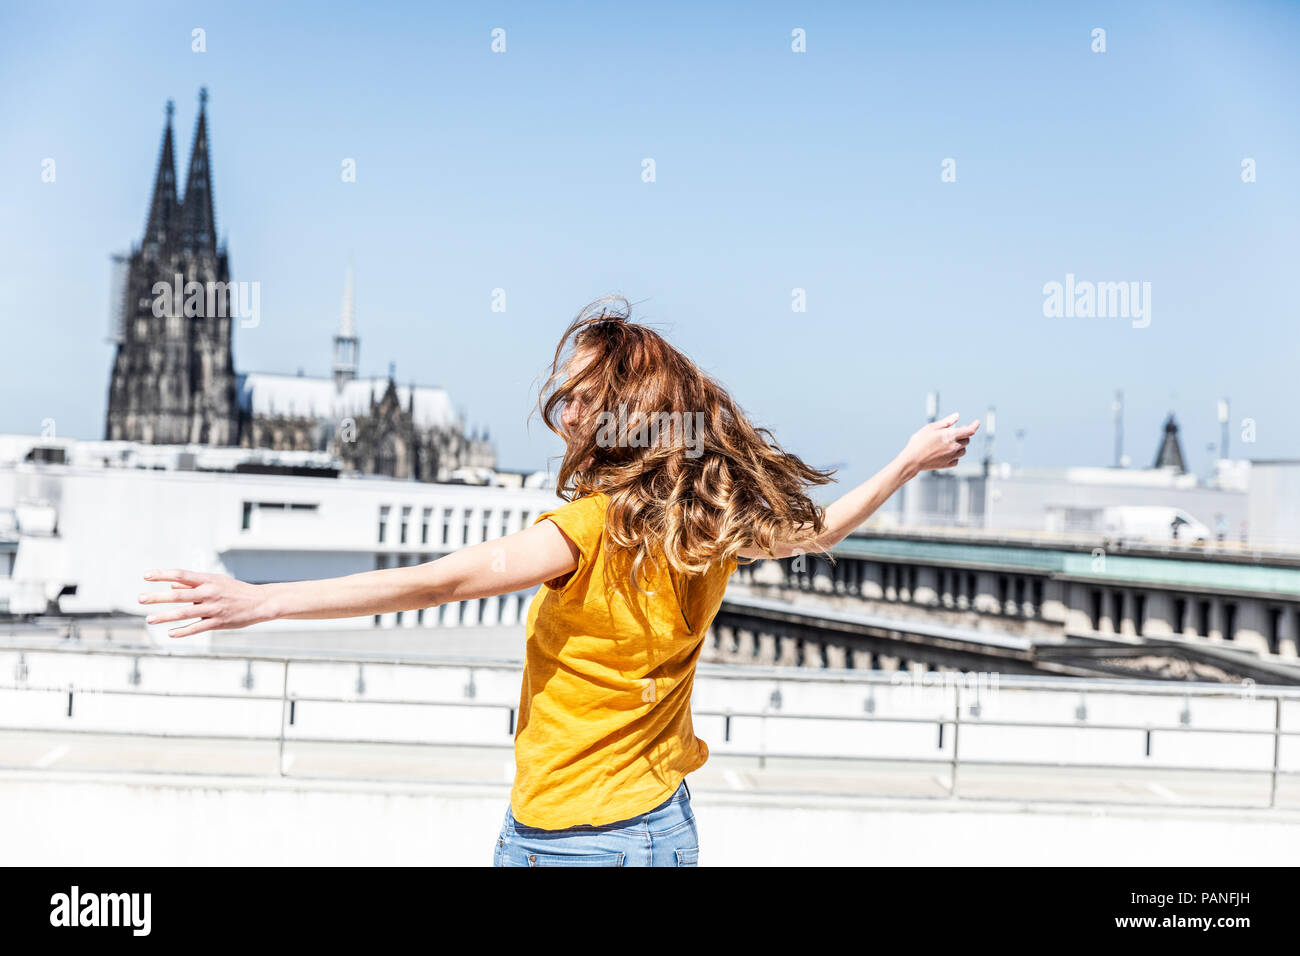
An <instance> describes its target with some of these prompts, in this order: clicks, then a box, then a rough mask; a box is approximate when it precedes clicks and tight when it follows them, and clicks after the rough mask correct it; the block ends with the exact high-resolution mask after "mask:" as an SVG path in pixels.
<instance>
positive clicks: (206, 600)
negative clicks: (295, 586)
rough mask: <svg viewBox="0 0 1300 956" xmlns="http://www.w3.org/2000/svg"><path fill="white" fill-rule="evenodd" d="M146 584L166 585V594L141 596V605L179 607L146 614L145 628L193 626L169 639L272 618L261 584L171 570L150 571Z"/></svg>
mask: <svg viewBox="0 0 1300 956" xmlns="http://www.w3.org/2000/svg"><path fill="white" fill-rule="evenodd" d="M144 579H145V580H146V581H158V582H162V583H164V584H170V585H171V588H170V590H167V591H155V592H153V593H152V594H141V595H140V603H141V604H180V605H183V606H182V607H180V608H177V609H174V610H169V611H159V612H156V613H153V614H150V615H149V616H148V617H147V618H146V619H145V623H146V624H166V623H172V622H175V621H189V620H194V619H195V618H198V620H196V621H194V623H193V624H187V625H186V626H185V627H179V628H173V629H172V630H171V631H169V632H168V636H169V637H189V636H190V635H191V634H199V633H202V632H203V631H224V630H234V629H236V628H241V627H248V626H249V625H250V624H260V623H261V622H262V621H269V620H272V619H274V618H275V616H276V615H275V612H274V611H273V610H272V609H271V607H270V602H269V600H268V598H269V594H268V591H269V590H270V589H269V588H268V587H267V586H266V585H264V584H247V583H245V582H243V581H237V580H236V579H234V578H232V577H230V576H229V575H226V574H207V573H204V572H200V571H186V570H184V569H174V570H169V571H150V572H149V573H148V574H146V575H145V576H144Z"/></svg>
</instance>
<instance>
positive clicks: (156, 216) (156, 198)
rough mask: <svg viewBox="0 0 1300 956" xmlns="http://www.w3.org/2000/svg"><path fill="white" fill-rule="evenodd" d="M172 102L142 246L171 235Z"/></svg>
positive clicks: (158, 244) (173, 170)
mask: <svg viewBox="0 0 1300 956" xmlns="http://www.w3.org/2000/svg"><path fill="white" fill-rule="evenodd" d="M174 110H175V104H173V103H172V101H171V100H168V101H167V125H166V126H165V127H164V128H163V141H162V149H161V150H160V152H159V155H158V172H157V174H156V175H155V176H154V183H153V201H152V202H150V204H149V221H148V222H147V223H146V224H145V227H144V245H145V246H146V247H148V246H150V245H151V244H156V246H155V250H156V249H157V248H161V247H162V246H164V245H166V244H167V239H168V236H169V234H172V235H174V230H175V227H176V220H177V214H178V213H179V212H180V203H179V202H178V201H177V199H176V154H175V149H174V148H173V146H172V113H173V112H174Z"/></svg>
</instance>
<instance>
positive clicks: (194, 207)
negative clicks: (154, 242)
mask: <svg viewBox="0 0 1300 956" xmlns="http://www.w3.org/2000/svg"><path fill="white" fill-rule="evenodd" d="M181 233H182V236H183V241H184V243H185V246H186V248H188V249H196V250H210V251H215V250H216V248H217V218H216V213H215V212H214V211H213V205H212V176H211V170H210V160H209V158H208V88H207V87H206V86H205V87H203V88H202V89H200V90H199V122H198V125H197V126H195V128H194V145H193V147H192V148H191V149H190V171H189V175H188V176H187V178H186V183H185V198H184V200H183V201H182V204H181Z"/></svg>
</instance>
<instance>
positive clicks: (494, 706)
mask: <svg viewBox="0 0 1300 956" xmlns="http://www.w3.org/2000/svg"><path fill="white" fill-rule="evenodd" d="M13 653H16V654H18V655H19V659H18V662H17V664H16V666H15V679H14V680H13V681H12V682H7V683H0V715H3V714H4V713H5V712H6V711H7V710H11V708H7V707H4V706H2V704H3V701H4V699H5V696H6V695H9V694H14V693H58V694H66V695H67V710H66V715H67V716H68V717H69V718H71V717H72V716H73V714H74V713H75V701H76V698H77V696H79V695H98V696H104V697H118V696H122V697H131V698H162V699H178V700H192V701H200V700H239V701H263V702H267V703H270V702H274V701H278V702H279V704H280V708H279V710H280V719H279V726H278V728H277V730H276V732H275V733H266V734H256V733H253V734H248V733H245V734H236V733H216V732H192V733H184V732H167V731H149V730H121V729H111V728H108V729H104V728H62V729H60V728H52V727H46V726H12V725H9V724H8V723H0V731H5V732H24V731H26V732H32V733H58V734H69V733H70V734H78V735H89V736H112V737H121V736H128V737H139V738H146V739H149V738H160V739H190V740H212V741H248V742H268V743H269V742H275V744H276V767H275V770H274V771H273V772H272V773H271V775H272V776H280V777H285V776H294V777H296V778H300V779H312V778H311V777H310V776H307V775H298V774H294V775H290V774H289V773H288V772H287V770H286V765H285V759H284V756H285V746H286V743H293V744H299V743H305V744H333V745H352V746H362V745H364V746H371V745H374V746H381V745H402V746H424V747H442V748H457V747H461V748H478V749H484V750H497V749H499V750H512V749H513V740H512V739H511V740H502V741H500V742H492V741H487V742H482V741H474V742H466V741H442V740H409V739H402V738H399V737H386V738H385V737H381V738H364V737H356V736H353V737H337V736H301V735H290V733H289V728H290V727H291V726H293V725H294V724H295V722H296V721H295V715H296V711H297V709H298V708H299V707H300V706H301V705H311V704H350V705H357V704H371V705H397V706H412V707H443V708H467V709H488V710H499V711H501V712H502V714H503V716H504V717H505V718H506V719H505V720H503V722H502V723H503V725H504V727H503V729H504V731H505V736H506V737H510V738H513V735H514V732H515V721H516V718H517V709H518V705H517V704H516V703H513V702H509V701H480V700H477V699H474V698H473V696H472V693H469V694H468V695H467V696H465V697H462V698H460V699H452V698H446V699H428V698H419V697H401V696H398V697H385V696H366V695H363V694H361V693H358V694H352V695H336V696H322V695H315V694H300V693H296V692H292V691H291V690H290V684H289V672H290V668H291V667H293V666H295V665H298V666H302V667H310V666H319V665H356V666H357V667H358V668H364V667H365V666H367V665H372V666H373V665H380V666H383V665H392V666H400V667H412V668H435V669H456V670H468V671H469V672H470V680H469V684H467V685H466V687H465V690H466V692H471V691H472V690H473V688H474V672H475V671H482V670H501V671H514V672H518V671H519V670H520V668H521V666H522V664H521V662H520V661H515V660H499V659H490V658H483V659H466V658H439V657H432V656H430V657H416V658H413V657H411V656H409V655H378V654H377V655H366V656H358V655H351V654H333V653H329V652H325V653H316V654H309V653H295V654H294V655H292V656H289V655H285V654H279V653H268V652H264V651H258V650H256V649H249V650H244V649H232V650H228V651H224V652H212V651H203V652H195V651H184V652H177V651H167V650H160V649H157V648H153V647H146V646H137V647H130V646H68V643H67V642H64V644H63V645H53V644H48V643H46V644H41V643H19V644H13V643H10V644H4V643H0V654H13ZM28 654H46V655H48V654H57V655H65V654H66V655H75V656H78V657H92V656H111V657H121V658H134V659H135V664H136V667H135V670H134V672H133V675H132V678H133V681H138V680H139V669H138V664H139V660H140V659H166V660H171V661H185V662H190V661H220V662H225V663H232V662H233V663H245V664H247V665H248V667H249V668H251V667H252V665H253V664H254V663H261V664H274V665H278V666H279V667H280V668H281V673H280V675H279V676H280V680H279V682H278V683H279V685H280V686H279V692H278V693H276V694H267V693H254V692H252V691H251V689H249V690H246V691H245V692H242V693H240V692H224V691H213V690H193V691H188V690H182V691H177V690H149V689H145V688H142V687H139V686H134V685H133V686H128V687H103V686H99V687H86V686H76V685H75V684H74V683H73V682H68V683H57V684H45V685H38V684H32V683H30V682H28V681H27V680H26V670H27V665H26V655H28ZM900 675H906V676H905V677H904V678H903V679H902V680H901V681H900ZM931 676H935V675H923V676H922V679H921V680H920V683H921V689H922V690H923V691H926V692H928V691H929V688H928V687H927V686H925V683H926V682H925V679H924V678H926V677H931ZM938 676H940V677H941V676H942V675H938ZM949 676H951V675H949ZM995 676H997V677H998V680H997V685H998V690H999V691H1001V690H1003V689H1005V690H1011V691H1033V692H1042V693H1067V694H1073V695H1082V696H1084V697H1086V696H1087V695H1123V696H1129V697H1164V698H1183V699H1184V700H1185V701H1186V702H1187V704H1186V706H1188V707H1190V701H1191V700H1193V699H1195V700H1209V699H1238V700H1241V699H1249V700H1252V701H1271V702H1272V704H1273V707H1272V710H1273V714H1272V721H1271V726H1269V727H1227V726H1195V727H1193V726H1191V725H1190V723H1189V722H1183V723H1179V724H1156V723H1152V722H1145V723H1137V722H1130V723H1126V722H1119V723H1116V722H1088V721H1086V719H1079V720H1076V721H1075V722H1070V721H1060V720H1055V721H1053V720H1031V721H1019V720H990V719H985V718H982V717H979V716H972V715H970V714H968V715H967V716H965V717H964V716H963V713H962V711H963V704H964V703H965V704H967V705H968V707H969V704H970V703H972V701H971V698H970V696H969V695H970V693H971V688H969V687H963V686H962V684H963V683H968V681H961V680H958V681H955V682H951V681H948V682H944V683H945V686H944V690H943V694H944V695H948V692H951V694H950V701H951V702H950V706H949V704H948V703H947V702H945V706H944V707H943V708H942V710H941V712H938V713H933V714H931V715H921V716H917V715H903V714H899V715H893V716H891V715H879V714H875V713H873V712H867V713H860V714H858V713H854V714H845V713H839V714H836V713H819V712H789V711H783V710H780V709H779V707H780V704H779V703H778V701H779V700H780V697H781V689H782V687H783V685H797V684H801V683H820V684H827V683H830V684H852V685H861V686H864V687H869V688H873V687H881V686H889V687H893V688H897V687H900V686H908V685H909V683H910V682H911V681H916V680H917V675H915V674H912V673H911V672H896V673H890V672H878V671H877V672H863V671H853V670H839V671H822V670H814V669H810V668H785V667H768V666H750V665H746V666H743V667H737V666H730V667H729V666H727V665H706V664H701V665H699V666H698V668H697V677H699V678H706V679H708V680H721V681H742V682H754V681H759V682H764V683H772V684H775V685H776V687H775V689H774V691H773V694H772V698H771V701H772V703H770V704H769V706H767V707H764V708H761V709H743V708H740V709H737V708H732V707H725V708H722V709H717V708H713V709H709V708H692V713H693V715H694V716H695V717H696V718H699V717H713V718H720V719H721V720H722V723H723V742H724V743H730V742H731V738H732V736H733V722H736V721H746V720H757V721H758V722H759V727H758V742H759V746H758V749H757V750H740V749H722V748H719V749H718V751H717V753H716V756H720V757H728V758H740V759H753V760H755V761H756V765H757V768H758V769H760V770H761V769H765V768H766V767H767V765H768V762H769V761H772V760H778V759H784V760H793V761H799V760H815V761H827V762H857V763H864V764H872V763H877V764H903V765H908V764H915V765H941V766H942V765H946V766H947V767H948V770H949V779H948V783H947V796H948V797H950V798H954V799H957V798H962V799H989V798H983V797H976V796H973V795H968V794H964V793H962V791H961V788H960V785H959V781H960V771H961V770H962V768H973V767H1011V768H1020V769H1030V768H1032V769H1047V770H1052V769H1056V770H1109V771H1116V772H1125V771H1130V772H1133V771H1138V772H1148V771H1157V772H1161V773H1177V772H1184V773H1207V774H1239V775H1249V776H1263V775H1267V777H1268V782H1269V789H1268V802H1267V804H1263V805H1261V804H1218V803H1216V804H1207V806H1213V807H1216V808H1221V809H1222V808H1238V809H1265V808H1275V807H1276V806H1277V798H1278V782H1279V780H1280V779H1282V778H1285V777H1288V776H1300V769H1289V768H1287V767H1283V766H1282V762H1281V758H1282V742H1283V740H1284V739H1286V738H1288V737H1290V738H1300V729H1297V730H1288V729H1284V728H1283V710H1284V707H1285V705H1286V704H1287V703H1294V704H1296V705H1297V707H1300V689H1297V688H1290V687H1263V686H1254V685H1245V686H1243V685H1223V684H1205V683H1190V682H1189V683H1173V682H1168V683H1165V682H1160V683H1157V682H1138V681H1123V680H1114V681H1109V680H1092V679H1061V678H1050V677H1016V678H1006V677H1002V676H1001V675H995ZM939 682H940V681H938V680H937V679H936V680H935V681H934V683H939ZM987 695H988V692H987V691H985V692H982V693H981V692H980V691H979V689H978V688H976V689H975V695H974V696H975V701H976V702H978V701H979V700H980V699H981V697H982V696H985V697H986V696H987ZM1187 713H1189V711H1186V712H1185V714H1184V720H1186V719H1187V718H1186V714H1187ZM2 719H3V718H2V716H0V720H2ZM788 720H804V721H809V720H811V721H825V722H836V723H838V722H850V723H861V724H864V725H869V724H872V723H878V724H899V725H909V724H911V725H929V726H935V727H937V728H938V747H937V749H938V750H940V751H942V749H943V744H944V738H945V735H946V734H947V732H948V730H949V728H950V729H951V735H952V738H951V739H952V747H951V753H950V754H949V755H947V756H935V757H924V756H920V757H918V756H881V755H871V754H842V753H808V752H794V751H774V750H771V749H769V748H768V747H767V746H766V741H767V730H768V725H769V723H770V722H773V721H788ZM976 726H977V727H980V728H993V727H1002V728H1017V729H1037V730H1093V731H1134V732H1144V733H1145V734H1146V754H1145V755H1146V756H1150V754H1151V742H1152V739H1153V735H1155V734H1162V735H1163V734H1227V735H1241V736H1243V737H1255V738H1258V737H1260V736H1266V737H1271V739H1272V742H1273V746H1272V760H1271V766H1269V767H1258V768H1252V767H1216V766H1206V765H1200V766H1170V765H1166V764H1150V765H1145V766H1144V765H1138V764H1131V763H1122V762H1113V763H1083V762H1072V761H1056V762H1050V761H1041V760H1039V761H1035V760H1026V761H1017V760H1006V759H978V758H971V757H965V756H963V754H962V730H963V728H967V729H970V728H972V727H976ZM0 769H6V770H19V769H29V768H27V767H14V766H9V767H3V768H0ZM42 769H43V771H48V770H49V769H50V768H42ZM109 772H113V771H109ZM118 772H130V773H139V772H141V771H140V770H138V769H135V768H129V767H128V768H123V769H122V770H121V771H118ZM233 776H249V777H257V776H262V775H260V774H242V775H241V774H234V775H233ZM329 779H337V778H329ZM383 779H384V780H386V781H389V782H393V783H415V782H419V783H428V782H429V781H428V780H420V781H416V780H411V779H409V778H393V777H385V778H383ZM445 782H450V783H466V782H469V781H445ZM787 792H788V793H796V792H802V793H807V791H787ZM862 795H867V794H862ZM1015 799H1017V800H1019V801H1028V802H1041V803H1052V802H1058V803H1062V802H1063V803H1100V804H1122V803H1125V802H1126V801H1121V800H1110V799H1099V800H1088V799H1078V798H1070V799H1068V800H1053V799H1050V798H1042V797H1037V798H1035V797H1026V796H1024V795H1023V794H1020V795H1017V796H1016V798H1015ZM1181 805H1183V806H1192V804H1181Z"/></svg>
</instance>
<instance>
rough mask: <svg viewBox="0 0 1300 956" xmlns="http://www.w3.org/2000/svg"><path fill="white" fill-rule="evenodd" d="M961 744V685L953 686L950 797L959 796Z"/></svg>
mask: <svg viewBox="0 0 1300 956" xmlns="http://www.w3.org/2000/svg"><path fill="white" fill-rule="evenodd" d="M960 743H961V684H955V685H953V721H952V778H951V780H949V783H948V796H950V797H955V796H957V764H958V748H959V746H960Z"/></svg>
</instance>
